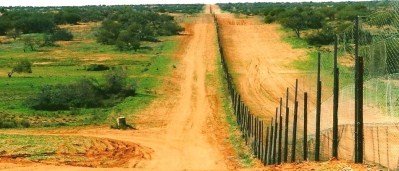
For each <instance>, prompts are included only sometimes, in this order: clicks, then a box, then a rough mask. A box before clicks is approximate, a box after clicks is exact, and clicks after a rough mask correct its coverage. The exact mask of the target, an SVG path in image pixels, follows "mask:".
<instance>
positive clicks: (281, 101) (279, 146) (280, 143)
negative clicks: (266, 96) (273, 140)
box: [277, 98, 283, 164]
mask: <svg viewBox="0 0 399 171" xmlns="http://www.w3.org/2000/svg"><path fill="white" fill-rule="evenodd" d="M282 107H283V98H280V116H279V120H280V124H279V125H280V127H279V130H278V159H277V163H278V164H281V157H282V156H281V153H282V142H281V141H282V138H283V117H282V116H281V111H282V109H283V108H282Z"/></svg>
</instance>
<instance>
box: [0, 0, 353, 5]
mask: <svg viewBox="0 0 399 171" xmlns="http://www.w3.org/2000/svg"><path fill="white" fill-rule="evenodd" d="M303 1H310V0H0V6H82V5H132V4H193V3H201V4H214V3H226V2H232V3H237V2H303ZM325 1H348V0H313V2H325Z"/></svg>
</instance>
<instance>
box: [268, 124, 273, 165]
mask: <svg viewBox="0 0 399 171" xmlns="http://www.w3.org/2000/svg"><path fill="white" fill-rule="evenodd" d="M273 120H274V119H273V118H272V120H271V123H270V127H271V129H270V143H269V144H270V145H269V157H268V164H273V157H274V156H273V142H274V135H273V134H274V123H273Z"/></svg>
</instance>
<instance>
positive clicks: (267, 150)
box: [262, 127, 269, 165]
mask: <svg viewBox="0 0 399 171" xmlns="http://www.w3.org/2000/svg"><path fill="white" fill-rule="evenodd" d="M264 148H265V152H264V153H263V160H262V161H263V164H264V165H266V164H268V162H267V156H268V154H269V127H267V128H266V140H265V146H264Z"/></svg>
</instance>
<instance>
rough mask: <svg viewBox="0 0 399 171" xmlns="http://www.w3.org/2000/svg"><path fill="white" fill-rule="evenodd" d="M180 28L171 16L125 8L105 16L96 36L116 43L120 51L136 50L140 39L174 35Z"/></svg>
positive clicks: (109, 43)
mask: <svg viewBox="0 0 399 171" xmlns="http://www.w3.org/2000/svg"><path fill="white" fill-rule="evenodd" d="M182 30H183V28H182V27H180V26H179V25H178V24H177V23H176V22H175V21H174V18H173V17H171V16H168V15H165V14H158V13H154V12H138V11H135V10H128V9H126V10H123V11H118V12H117V13H115V14H113V15H111V16H109V17H108V18H106V19H105V20H104V21H103V22H102V24H101V27H100V28H99V30H98V31H97V34H96V37H97V42H99V43H102V44H107V45H116V47H117V48H118V49H119V50H121V51H129V50H134V51H137V50H138V49H139V48H140V46H141V43H140V41H157V39H156V37H157V36H171V35H176V34H178V33H179V32H180V31H182Z"/></svg>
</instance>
